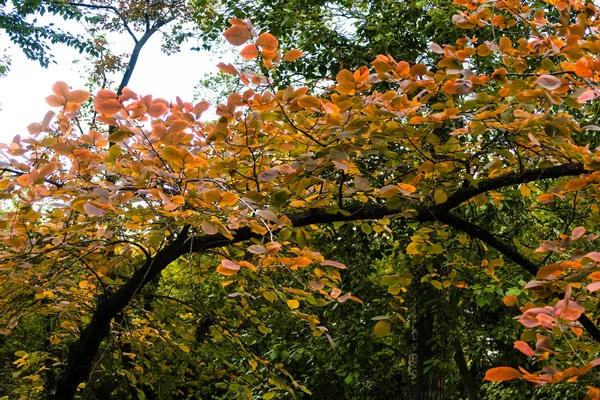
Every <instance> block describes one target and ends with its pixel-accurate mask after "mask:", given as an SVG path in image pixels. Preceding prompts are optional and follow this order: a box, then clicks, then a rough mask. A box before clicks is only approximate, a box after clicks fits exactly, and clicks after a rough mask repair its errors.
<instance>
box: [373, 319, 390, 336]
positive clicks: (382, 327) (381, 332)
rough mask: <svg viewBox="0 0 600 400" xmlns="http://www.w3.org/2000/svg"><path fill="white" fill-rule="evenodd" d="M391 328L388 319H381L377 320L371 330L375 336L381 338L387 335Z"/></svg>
mask: <svg viewBox="0 0 600 400" xmlns="http://www.w3.org/2000/svg"><path fill="white" fill-rule="evenodd" d="M390 329H391V325H390V323H389V321H387V320H385V319H382V320H380V321H377V323H376V324H375V327H374V328H373V332H374V333H375V337H376V338H382V337H386V336H387V335H389V333H390Z"/></svg>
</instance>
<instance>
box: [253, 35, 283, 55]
mask: <svg viewBox="0 0 600 400" xmlns="http://www.w3.org/2000/svg"><path fill="white" fill-rule="evenodd" d="M256 44H257V45H258V46H260V47H262V48H263V49H264V50H267V51H273V52H274V51H275V50H277V46H278V45H279V41H278V40H277V38H276V37H275V36H273V35H271V34H270V33H261V34H260V36H259V37H258V39H256Z"/></svg>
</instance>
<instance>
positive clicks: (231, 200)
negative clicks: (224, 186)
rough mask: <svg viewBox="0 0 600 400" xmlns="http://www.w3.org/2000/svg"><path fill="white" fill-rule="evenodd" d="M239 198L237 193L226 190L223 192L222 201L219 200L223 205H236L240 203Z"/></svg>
mask: <svg viewBox="0 0 600 400" xmlns="http://www.w3.org/2000/svg"><path fill="white" fill-rule="evenodd" d="M238 200H239V198H238V197H237V195H236V194H235V193H231V192H225V193H222V194H221V201H220V202H219V205H220V206H221V207H224V206H234V205H236V204H237V203H238Z"/></svg>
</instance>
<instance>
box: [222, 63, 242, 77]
mask: <svg viewBox="0 0 600 400" xmlns="http://www.w3.org/2000/svg"><path fill="white" fill-rule="evenodd" d="M217 68H219V70H220V71H221V72H223V73H224V74H230V75H237V74H238V73H239V71H238V70H237V68H236V67H235V66H233V64H225V63H222V62H220V63H218V64H217Z"/></svg>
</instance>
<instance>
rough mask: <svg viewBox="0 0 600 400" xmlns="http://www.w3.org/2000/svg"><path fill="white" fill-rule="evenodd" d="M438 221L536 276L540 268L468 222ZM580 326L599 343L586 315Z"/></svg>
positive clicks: (452, 218)
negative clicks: (500, 254)
mask: <svg viewBox="0 0 600 400" xmlns="http://www.w3.org/2000/svg"><path fill="white" fill-rule="evenodd" d="M438 220H439V221H441V222H443V223H445V224H448V225H450V226H451V227H453V228H455V229H458V230H459V231H462V232H464V233H466V234H467V235H469V236H471V237H472V238H475V239H479V240H481V241H482V242H484V243H487V244H488V245H490V246H492V247H493V248H495V249H496V250H498V251H499V252H500V253H502V254H504V255H505V256H506V257H508V258H509V259H510V260H512V261H513V262H514V263H515V264H517V265H519V266H520V267H521V268H523V269H524V270H526V271H527V272H529V273H530V274H531V275H532V276H533V277H535V276H536V275H537V272H538V271H539V269H540V267H539V266H538V265H536V264H534V263H533V262H532V261H531V260H529V259H528V258H526V257H524V256H523V255H521V253H519V252H518V251H517V250H516V249H515V248H513V247H512V246H510V245H507V244H506V243H503V242H501V241H500V240H498V239H497V238H496V237H495V236H494V235H493V234H491V233H490V232H488V231H487V230H485V229H483V228H481V227H479V226H477V225H474V224H472V223H470V222H468V221H465V220H463V219H461V218H458V217H455V216H452V215H450V214H445V215H440V216H438ZM577 321H579V323H581V325H583V327H584V328H585V330H586V331H587V332H588V333H589V334H590V336H592V338H593V339H594V340H595V341H596V342H600V330H599V329H598V327H597V326H596V325H595V324H594V323H593V322H592V321H591V320H590V319H589V318H588V316H587V315H585V314H581V316H580V317H579V318H578V319H577Z"/></svg>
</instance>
